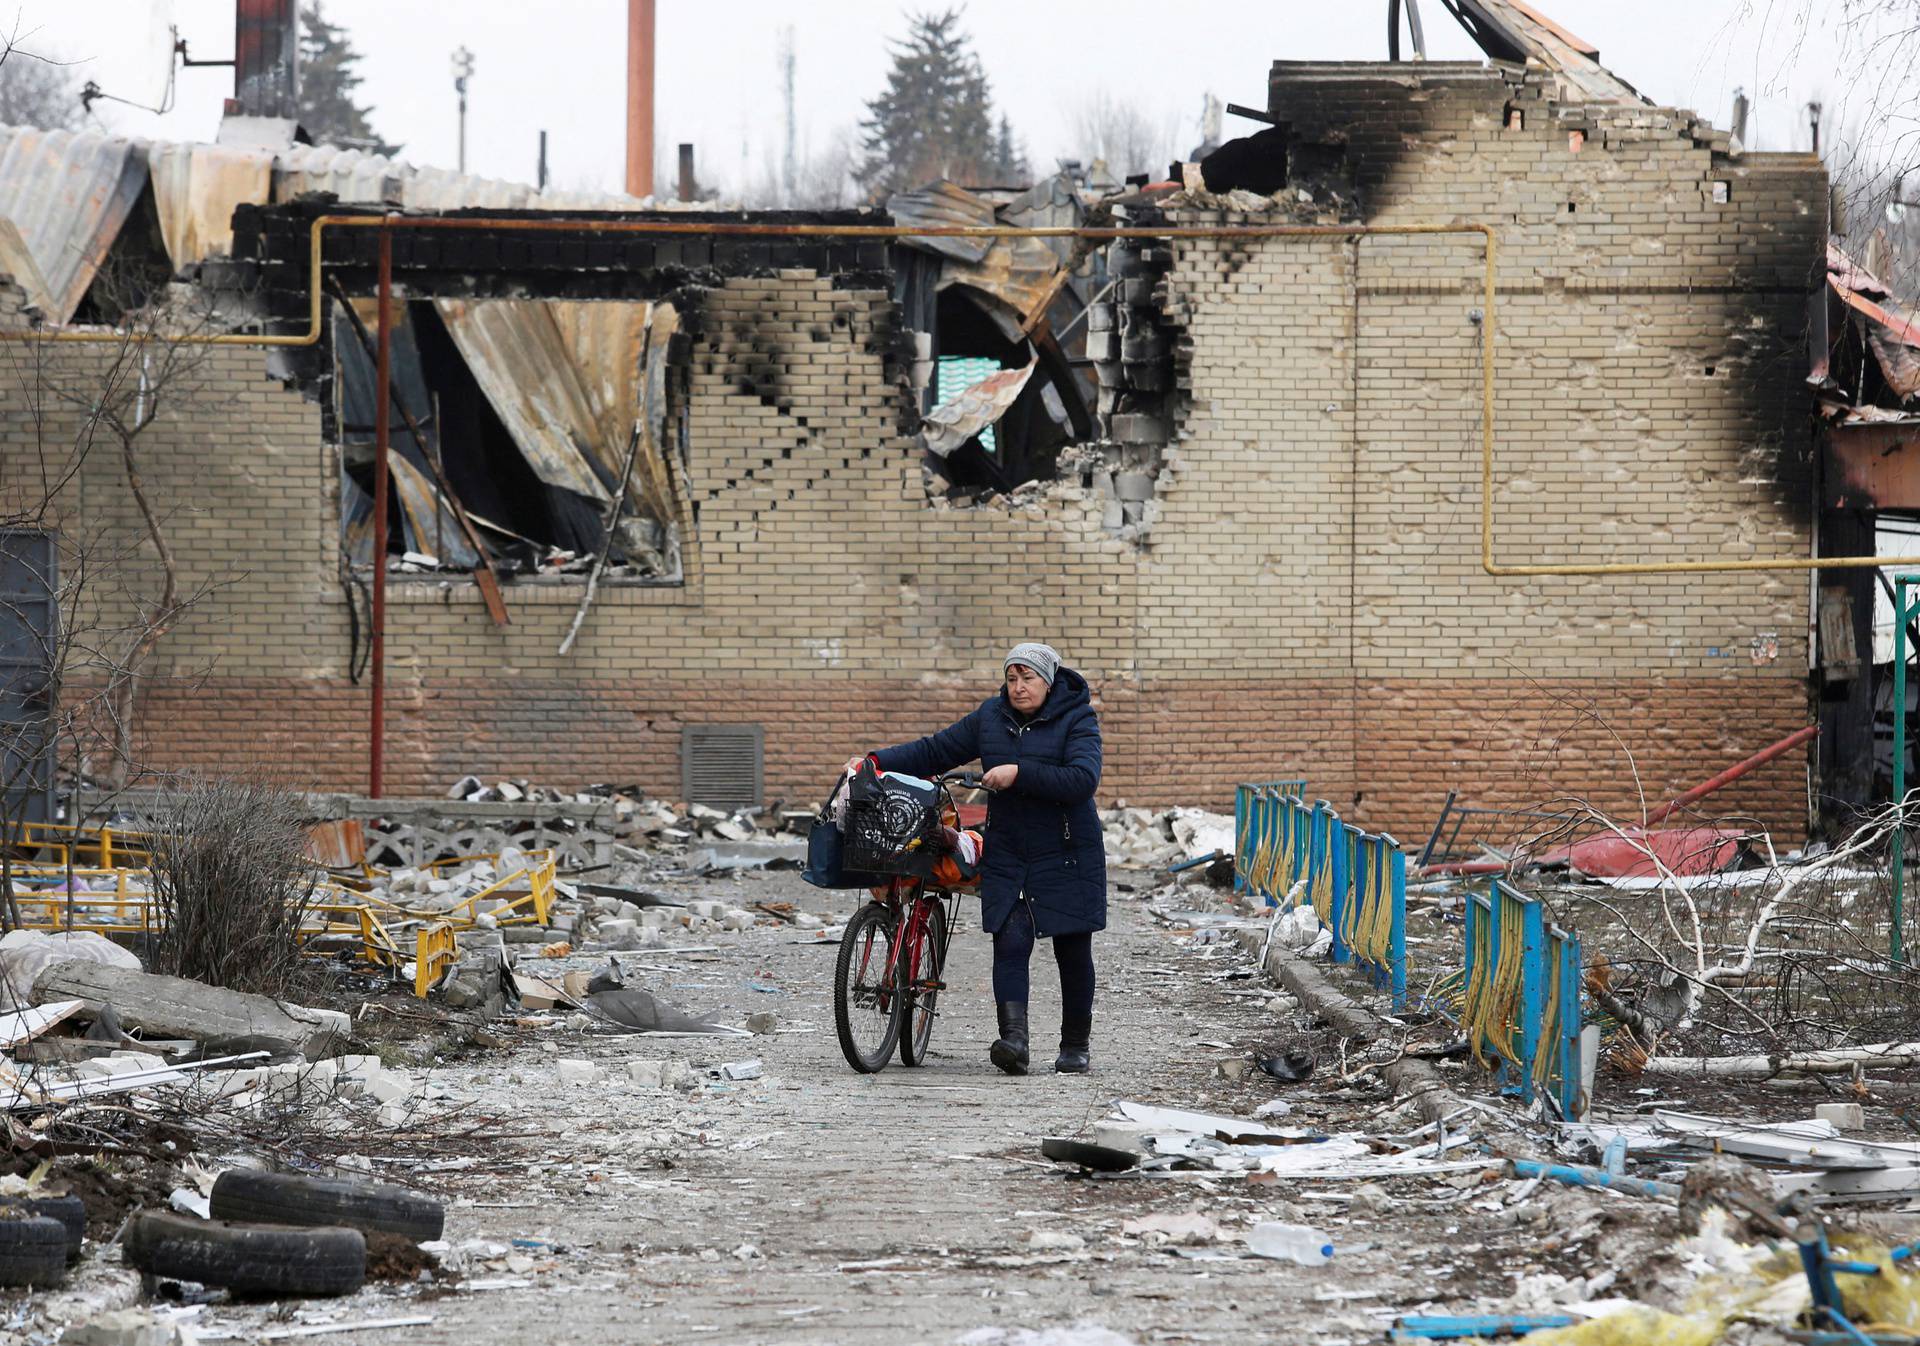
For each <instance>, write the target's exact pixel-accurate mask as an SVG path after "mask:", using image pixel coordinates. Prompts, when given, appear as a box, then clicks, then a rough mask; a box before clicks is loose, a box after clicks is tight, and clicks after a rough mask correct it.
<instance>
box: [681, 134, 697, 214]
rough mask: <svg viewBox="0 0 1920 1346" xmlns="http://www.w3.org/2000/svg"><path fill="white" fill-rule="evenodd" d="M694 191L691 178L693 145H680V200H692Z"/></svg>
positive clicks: (694, 187)
mask: <svg viewBox="0 0 1920 1346" xmlns="http://www.w3.org/2000/svg"><path fill="white" fill-rule="evenodd" d="M695 191H696V186H695V183H694V180H693V146H691V145H682V146H681V147H680V199H681V200H682V201H691V200H693V198H694V193H695Z"/></svg>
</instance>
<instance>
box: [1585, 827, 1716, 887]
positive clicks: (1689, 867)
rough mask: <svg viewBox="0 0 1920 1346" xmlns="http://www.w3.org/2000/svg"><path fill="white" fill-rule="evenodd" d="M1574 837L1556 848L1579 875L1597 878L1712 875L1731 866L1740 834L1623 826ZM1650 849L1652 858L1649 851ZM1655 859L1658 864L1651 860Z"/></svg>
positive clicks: (1704, 829) (1707, 829)
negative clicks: (1620, 829)
mask: <svg viewBox="0 0 1920 1346" xmlns="http://www.w3.org/2000/svg"><path fill="white" fill-rule="evenodd" d="M1623 830H1624V831H1625V832H1626V836H1624V837H1623V836H1620V835H1617V834H1615V833H1612V832H1609V833H1607V834H1606V835H1604V836H1598V837H1588V838H1587V839H1586V840H1585V841H1576V842H1574V843H1573V845H1571V846H1569V847H1567V848H1566V849H1565V850H1563V851H1560V852H1558V854H1559V855H1560V856H1562V857H1565V858H1566V859H1567V860H1568V861H1569V862H1570V863H1571V864H1572V865H1573V868H1574V869H1575V870H1576V871H1578V872H1579V873H1582V874H1585V875H1587V876H1588V877H1589V878H1595V879H1631V878H1640V877H1643V876H1647V875H1653V874H1658V873H1660V872H1661V867H1662V866H1664V867H1665V869H1666V872H1668V873H1670V874H1712V873H1716V872H1718V871H1719V870H1722V869H1725V868H1726V867H1727V866H1728V865H1730V864H1732V863H1733V861H1734V858H1735V857H1736V856H1738V855H1739V853H1740V838H1741V837H1742V836H1743V835H1744V833H1741V832H1738V831H1729V830H1727V829H1724V828H1718V827H1665V828H1654V829H1651V830H1649V829H1646V828H1639V827H1630V828H1625V829H1623ZM1648 851H1651V852H1652V853H1653V855H1652V856H1649V855H1648V854H1647V852H1648ZM1654 857H1657V858H1658V859H1659V862H1660V863H1659V864H1655V863H1654Z"/></svg>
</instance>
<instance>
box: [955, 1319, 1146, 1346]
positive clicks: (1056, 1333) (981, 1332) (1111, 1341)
mask: <svg viewBox="0 0 1920 1346" xmlns="http://www.w3.org/2000/svg"><path fill="white" fill-rule="evenodd" d="M954 1346H1136V1343H1135V1341H1134V1339H1133V1338H1132V1337H1128V1336H1122V1335H1121V1334H1120V1333H1118V1332H1115V1331H1113V1330H1112V1329H1111V1328H1107V1327H1102V1326H1100V1325H1099V1324H1098V1323H1074V1324H1073V1325H1072V1326H1070V1327H1048V1328H1042V1329H1040V1330H1038V1331H1035V1330H1033V1329H1031V1328H1025V1327H977V1328H975V1329H974V1330H973V1331H971V1332H966V1333H963V1334H961V1335H960V1336H958V1337H955V1338H954Z"/></svg>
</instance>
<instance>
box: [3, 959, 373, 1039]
mask: <svg viewBox="0 0 1920 1346" xmlns="http://www.w3.org/2000/svg"><path fill="white" fill-rule="evenodd" d="M33 998H34V1001H35V1003H37V1004H45V1003H47V1002H49V1001H56V1000H80V1001H84V1002H86V1004H87V1006H88V1009H89V1010H90V1011H92V1012H95V1013H97V1012H98V1011H99V1009H100V1007H102V1006H106V1005H111V1006H112V1007H113V1010H114V1013H115V1014H117V1015H119V1016H120V1022H121V1024H122V1025H124V1026H125V1027H127V1028H138V1029H141V1030H142V1031H144V1032H147V1033H151V1034H153V1035H155V1036H157V1037H167V1038H192V1039H194V1040H195V1041H197V1042H199V1043H200V1044H201V1045H202V1046H204V1047H206V1048H207V1049H208V1050H209V1051H267V1052H273V1053H274V1054H276V1055H298V1056H304V1057H305V1058H306V1059H307V1060H309V1061H317V1060H320V1059H321V1058H322V1057H326V1056H332V1055H333V1054H334V1053H335V1052H337V1051H338V1050H339V1049H340V1047H341V1046H342V1045H344V1044H345V1042H346V1041H347V1037H348V1034H349V1033H350V1032H351V1027H352V1026H351V1023H350V1021H349V1020H348V1018H347V1016H346V1015H344V1014H342V1013H340V1011H338V1010H322V1009H308V1008H306V1007H305V1006H302V1005H289V1004H285V1003H283V1002H281V1001H278V1000H275V999H273V998H272V997H271V996H264V995H248V994H247V993H245V992H243V991H229V990H225V989H223V988H221V987H218V986H208V985H206V984H205V983H204V982H197V981H188V980H186V979H185V978H183V977H161V976H156V975H154V974H153V973H150V972H135V971H133V970H131V969H129V968H120V967H107V966H104V965H103V964H100V963H87V962H79V961H74V960H69V961H67V962H62V963H54V964H51V965H50V966H48V967H45V968H43V969H41V971H40V974H39V975H38V976H36V977H35V978H34V979H33Z"/></svg>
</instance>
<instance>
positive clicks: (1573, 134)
mask: <svg viewBox="0 0 1920 1346" xmlns="http://www.w3.org/2000/svg"><path fill="white" fill-rule="evenodd" d="M1586 147H1587V133H1586V132H1585V131H1569V132H1567V153H1569V154H1578V153H1580V151H1581V150H1583V149H1585V148H1586Z"/></svg>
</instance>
